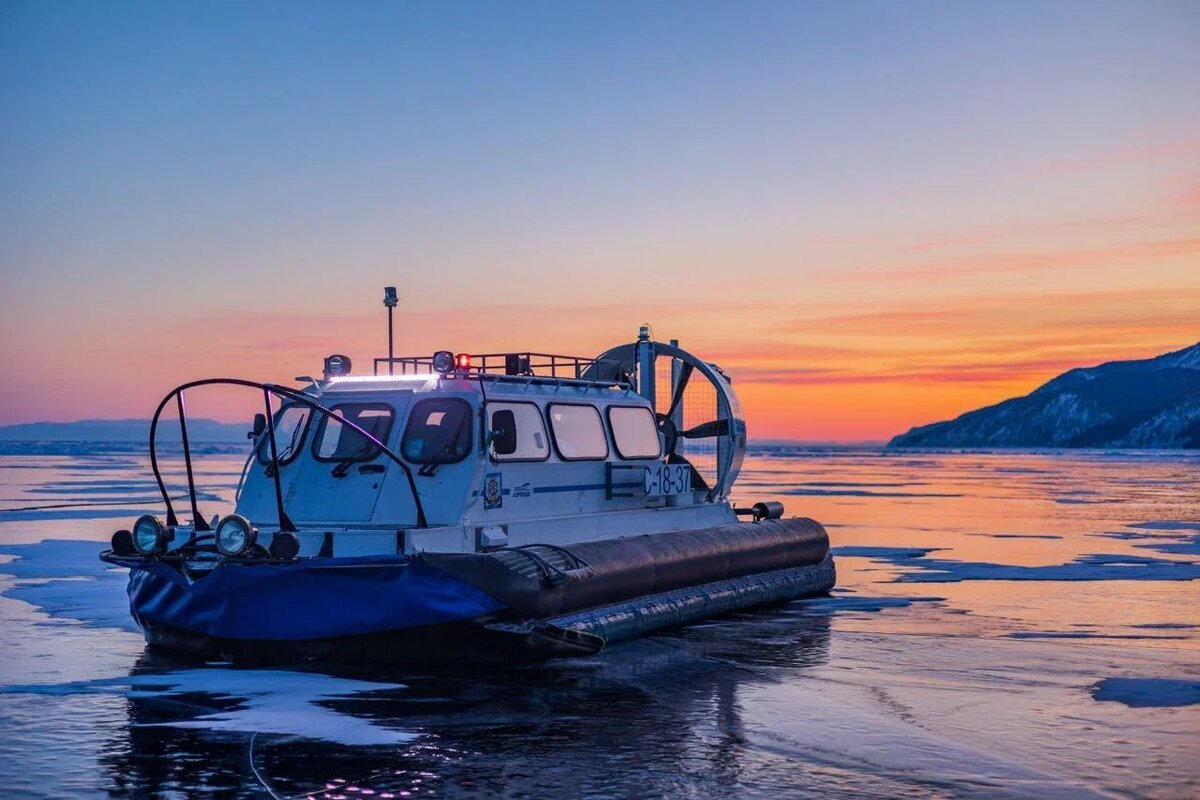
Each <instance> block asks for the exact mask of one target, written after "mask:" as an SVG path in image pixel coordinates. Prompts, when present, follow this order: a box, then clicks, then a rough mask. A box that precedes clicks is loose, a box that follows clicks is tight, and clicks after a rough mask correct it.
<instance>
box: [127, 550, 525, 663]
mask: <svg viewBox="0 0 1200 800" xmlns="http://www.w3.org/2000/svg"><path fill="white" fill-rule="evenodd" d="M129 607H130V611H131V612H132V613H133V617H134V619H135V620H136V621H137V623H138V624H139V625H140V626H141V627H142V628H143V629H144V630H150V629H155V628H172V629H177V630H182V631H190V632H192V633H195V634H201V635H203V636H207V637H211V638H214V639H233V640H246V641H281V642H286V641H302V640H309V639H326V638H331V637H340V636H353V635H361V634H375V633H386V632H392V631H398V630H404V629H408V628H421V627H427V626H431V625H444V624H447V623H458V622H463V621H466V620H471V619H475V618H478V617H482V616H486V615H488V614H492V613H494V612H497V611H499V610H501V609H503V608H504V606H503V604H502V603H500V602H499V601H497V600H495V599H493V598H492V597H489V596H488V595H487V594H485V593H484V592H482V591H480V590H479V589H476V588H475V587H473V586H471V585H469V584H467V583H464V582H463V581H460V580H458V579H457V578H453V577H451V576H449V575H447V574H445V573H444V572H442V571H441V570H438V569H436V568H434V567H431V566H429V565H428V564H425V563H424V562H422V561H421V560H419V559H411V560H410V559H401V558H391V557H377V556H370V557H364V558H319V559H311V560H306V561H300V562H293V563H287V564H255V565H248V564H223V565H221V566H220V567H218V568H216V569H214V570H212V571H211V572H209V573H208V574H206V575H204V576H202V577H199V578H197V579H195V580H191V579H189V578H187V577H185V576H184V575H182V574H180V572H179V571H178V570H176V569H174V568H173V567H171V566H169V565H167V564H164V563H162V562H159V561H153V560H147V561H145V562H142V563H140V564H137V565H135V566H132V567H131V568H130V570H129Z"/></svg>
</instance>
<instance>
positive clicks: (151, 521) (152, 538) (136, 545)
mask: <svg viewBox="0 0 1200 800" xmlns="http://www.w3.org/2000/svg"><path fill="white" fill-rule="evenodd" d="M133 549H135V550H137V551H138V552H139V553H141V554H142V555H144V556H149V555H157V554H159V553H162V552H163V551H164V550H166V549H167V529H166V528H164V527H163V524H162V523H161V522H159V521H158V517H156V516H154V515H153V514H144V515H143V516H140V517H138V520H137V522H135V523H133Z"/></svg>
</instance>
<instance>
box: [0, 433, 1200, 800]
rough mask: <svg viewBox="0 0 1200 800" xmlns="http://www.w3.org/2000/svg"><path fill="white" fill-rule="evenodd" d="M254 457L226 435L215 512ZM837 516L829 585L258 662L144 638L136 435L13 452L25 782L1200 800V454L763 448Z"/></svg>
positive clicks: (3, 595) (197, 791) (804, 504)
mask: <svg viewBox="0 0 1200 800" xmlns="http://www.w3.org/2000/svg"><path fill="white" fill-rule="evenodd" d="M240 468H241V459H240V458H236V457H233V456H221V455H209V456H205V457H202V458H200V460H199V470H200V474H201V477H200V483H201V488H202V490H203V492H204V497H205V498H206V502H205V503H204V504H202V508H204V509H206V510H207V512H208V513H209V514H211V513H214V512H216V511H222V512H224V511H225V510H227V509H229V508H231V506H230V505H227V503H228V502H229V499H230V498H231V497H232V494H233V491H234V487H235V485H236V482H237V477H238V473H239V471H240ZM738 494H739V497H740V498H741V499H744V500H759V499H771V498H778V499H781V500H783V501H784V502H785V503H786V505H787V508H788V512H789V514H802V515H804V516H811V517H814V518H816V519H818V520H820V521H821V522H823V523H825V524H826V525H827V527H828V528H829V532H830V536H831V538H832V539H833V543H834V547H835V553H836V554H837V559H838V573H839V586H838V589H837V590H836V591H835V593H834V594H833V596H832V597H830V598H827V599H818V600H809V601H797V602H794V603H791V604H788V605H785V606H782V607H778V608H773V609H768V610H764V611H761V612H756V613H751V614H741V615H738V616H735V617H731V618H727V619H722V620H719V621H715V622H710V623H707V624H705V625H702V626H697V627H694V628H690V629H687V630H683V631H679V632H673V633H669V634H665V635H659V636H655V637H652V638H649V639H644V640H641V641H637V642H632V643H629V644H625V645H619V646H616V647H614V648H612V649H611V650H609V651H606V652H605V653H603V654H602V655H600V656H599V657H596V658H593V659H588V660H578V661H561V662H551V663H547V664H542V665H537V666H530V667H522V668H511V669H490V670H489V669H480V668H474V669H470V670H462V671H447V670H416V669H404V670H390V671H384V672H381V671H373V672H368V671H362V670H337V671H328V672H317V671H287V670H234V669H230V668H228V666H227V665H220V664H214V665H208V666H197V665H185V664H178V663H172V662H170V661H166V660H164V659H163V658H162V657H157V656H150V655H148V654H146V653H145V652H144V648H143V645H142V639H141V636H140V634H139V633H138V632H137V630H136V629H135V628H134V627H133V625H132V622H131V621H130V620H129V618H128V615H127V603H126V599H125V594H124V589H125V576H124V574H123V573H121V572H120V571H116V570H112V571H106V570H105V569H104V568H103V566H104V565H102V564H101V563H100V562H99V561H98V560H97V559H96V554H97V553H98V552H99V550H100V549H101V548H102V547H103V546H105V544H104V543H106V542H107V539H108V536H109V535H110V534H111V532H112V530H114V529H115V528H117V527H128V525H129V524H130V523H132V521H133V519H134V518H135V517H136V516H137V515H138V514H140V513H142V512H143V511H147V510H148V511H156V512H157V511H158V510H159V509H158V500H157V496H156V492H155V490H154V486H153V481H152V478H151V476H150V473H149V470H148V467H147V465H146V463H145V462H144V461H143V460H142V459H141V458H139V457H138V456H136V455H133V454H121V453H116V454H94V455H87V454H75V455H61V456H45V455H8V456H0V562H3V563H0V654H2V655H0V793H2V794H3V795H4V796H13V797H26V796H27V797H62V796H72V797H78V796H88V795H109V796H116V797H127V796H128V797H135V796H139V797H140V796H147V795H161V796H167V797H184V796H187V797H197V796H219V797H222V798H225V797H243V796H244V797H270V796H274V797H308V796H312V797H327V798H340V797H344V798H361V797H370V798H374V797H381V798H392V797H426V796H438V797H446V796H450V797H457V796H461V797H474V796H479V795H490V796H519V797H570V796H577V795H582V794H589V795H599V796H610V797H643V796H669V797H703V798H707V797H713V796H739V797H764V798H775V797H781V796H786V797H821V798H825V797H862V796H864V795H874V796H885V797H905V796H912V797H928V796H947V797H970V796H979V797H1010V796H1011V797H1039V798H1040V797H1091V796H1097V797H1111V796H1118V797H1143V796H1149V797H1179V798H1183V797H1195V796H1197V795H1200V756H1197V753H1200V454H1195V453H1193V454H1182V453H1159V454H1135V453H1070V454H1048V453H1006V454H989V453H968V454H924V453H921V454H911V453H910V454H883V453H880V452H879V451H874V450H836V449H831V450H786V451H777V452H766V453H759V454H757V455H752V456H751V457H750V458H748V460H747V465H746V468H745V470H744V471H743V473H742V477H741V479H740V481H739V484H738Z"/></svg>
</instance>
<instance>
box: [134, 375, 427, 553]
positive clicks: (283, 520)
mask: <svg viewBox="0 0 1200 800" xmlns="http://www.w3.org/2000/svg"><path fill="white" fill-rule="evenodd" d="M213 385H222V386H244V387H247V388H250V389H260V390H262V392H263V399H264V401H265V404H266V411H267V426H268V434H269V436H270V444H271V466H272V471H273V472H274V477H275V501H276V506H277V509H278V512H279V525H280V529H281V530H295V528H294V526H292V524H291V520H290V519H289V518H288V516H287V513H286V512H285V511H284V507H283V493H282V491H281V487H280V482H279V458H278V453H277V451H276V445H275V415H274V414H272V413H271V401H270V395H272V394H273V395H275V396H276V397H279V398H281V399H287V400H292V401H294V402H297V403H300V404H301V405H303V406H307V407H308V408H311V409H312V410H313V411H316V412H317V413H319V414H321V415H322V416H324V417H333V418H335V419H336V420H337V422H338V423H340V424H342V425H345V426H346V427H348V428H349V429H350V430H352V431H354V432H355V433H357V434H358V435H359V436H362V437H363V438H364V439H366V440H368V441H369V442H371V443H372V444H374V445H375V446H377V447H378V448H379V449H380V451H381V452H383V453H385V454H386V455H387V456H388V457H389V458H391V459H392V461H394V462H396V464H397V465H398V466H399V467H400V469H401V470H403V471H404V476H405V478H407V479H408V488H409V491H411V492H412V496H413V503H414V504H415V505H416V507H417V527H418V528H427V527H429V523H428V521H427V520H426V518H425V509H424V507H423V506H422V504H421V495H420V493H419V492H417V482H416V480H415V479H414V478H413V474H412V470H411V469H409V467H408V464H405V463H404V461H403V460H402V459H401V458H400V456H398V455H396V453H395V452H393V451H392V449H391V448H389V447H388V446H387V445H386V444H384V443H383V442H381V441H379V439H377V438H375V436H374V434H371V433H368V432H367V431H366V430H364V429H363V428H361V427H359V425H357V424H356V423H354V422H351V421H350V420H348V419H346V418H344V417H339V416H337V415H336V414H334V413H333V411H331V410H329V409H328V408H326V407H325V406H323V405H321V404H319V403H317V402H314V401H313V400H311V399H310V398H309V397H308V396H307V395H305V394H304V393H302V392H297V391H296V390H294V389H289V388H288V387H286V386H279V385H276V384H273V383H259V382H258V381H248V380H243V379H241V378H204V379H202V380H198V381H190V382H188V383H183V384H180V385H179V386H176V387H175V388H174V389H172V390H171V391H170V392H169V393H168V394H167V396H166V397H164V398H163V399H162V402H160V403H159V404H158V408H156V409H155V410H154V417H153V418H152V419H151V420H150V469H151V470H152V471H153V472H154V480H155V482H156V483H157V484H158V491H159V494H161V495H162V498H163V503H165V504H166V506H167V525H168V526H171V527H175V526H178V525H179V519H178V517H176V515H175V507H174V505H172V503H171V497H170V495H169V494H168V493H167V485H166V482H165V481H163V477H162V473H161V472H160V471H159V468H158V448H157V446H156V441H155V436H156V434H157V431H158V420H159V417H160V416H162V412H163V409H165V408H166V406H167V404H168V403H169V402H170V401H171V399H172V398H178V400H177V402H178V406H179V421H180V428H181V431H182V434H183V453H184V462H185V464H186V465H187V468H188V469H187V472H188V497H189V499H190V501H191V508H192V514H193V519H192V523H193V525H195V526H196V529H197V530H208V529H209V528H208V523H207V522H205V520H204V517H203V516H202V515H201V514H200V510H199V509H198V508H197V506H196V487H195V482H194V480H193V478H192V470H191V460H192V457H191V449H190V447H189V445H188V439H187V423H186V421H185V415H184V405H183V392H184V391H186V390H187V389H194V388H196V387H199V386H213Z"/></svg>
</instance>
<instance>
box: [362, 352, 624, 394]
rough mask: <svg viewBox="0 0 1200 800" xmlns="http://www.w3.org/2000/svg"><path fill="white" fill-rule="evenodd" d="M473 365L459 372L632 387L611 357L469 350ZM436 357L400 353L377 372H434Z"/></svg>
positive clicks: (383, 362) (382, 363)
mask: <svg viewBox="0 0 1200 800" xmlns="http://www.w3.org/2000/svg"><path fill="white" fill-rule="evenodd" d="M468 356H469V358H470V359H471V365H470V367H468V368H466V369H461V370H459V374H467V375H472V374H473V375H478V376H487V377H490V378H514V379H523V378H540V379H553V380H558V381H564V382H566V381H570V382H572V383H576V382H577V383H583V384H594V385H605V386H613V385H617V386H629V385H630V384H631V383H632V379H631V377H630V376H629V375H626V374H625V373H624V372H623V371H622V368H621V362H619V361H616V360H612V359H601V358H585V357H583V356H568V355H561V354H557V353H532V352H521V353H469V354H468ZM433 371H434V368H433V356H397V357H395V358H376V359H375V374H376V375H409V374H422V373H429V372H433ZM589 372H591V373H592V374H593V375H596V374H609V375H612V376H613V377H612V378H610V379H608V380H595V379H589V378H585V377H584V375H586V374H588V373H589Z"/></svg>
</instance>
